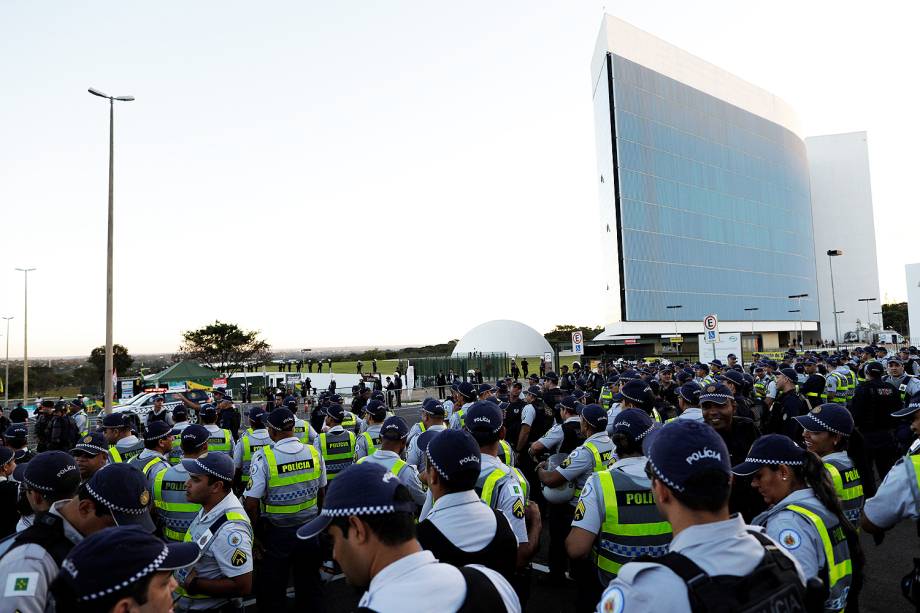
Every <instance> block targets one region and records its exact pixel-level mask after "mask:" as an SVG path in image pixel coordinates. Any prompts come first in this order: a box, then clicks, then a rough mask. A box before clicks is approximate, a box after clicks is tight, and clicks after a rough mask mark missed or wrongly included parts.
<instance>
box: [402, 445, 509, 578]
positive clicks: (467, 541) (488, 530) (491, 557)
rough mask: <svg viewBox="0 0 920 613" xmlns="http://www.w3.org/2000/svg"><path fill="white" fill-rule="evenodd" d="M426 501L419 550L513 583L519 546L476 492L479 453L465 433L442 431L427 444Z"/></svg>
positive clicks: (501, 516)
mask: <svg viewBox="0 0 920 613" xmlns="http://www.w3.org/2000/svg"><path fill="white" fill-rule="evenodd" d="M426 455H427V457H428V469H427V471H426V472H427V475H426V476H427V481H428V488H429V489H428V495H429V499H428V500H426V502H425V506H424V507H423V508H422V514H421V516H420V518H419V519H420V521H419V524H418V539H419V542H420V543H421V545H422V547H424V548H425V549H428V550H430V551H431V552H432V553H433V554H434V555H435V557H436V558H437V559H439V560H441V561H443V562H447V563H448V564H454V565H455V566H458V567H459V566H465V565H467V564H482V565H483V566H486V567H488V568H491V569H493V570H495V571H496V572H499V573H501V574H502V575H503V576H504V577H506V578H510V577H513V575H514V572H515V569H516V567H517V551H518V541H517V538H516V537H515V534H514V530H513V529H512V528H511V525H510V523H509V521H508V519H507V518H506V517H505V515H504V514H503V513H502V512H501V511H499V510H497V509H492V508H490V507H489V506H487V505H484V504H482V501H481V498H480V496H479V495H478V494H477V493H476V490H475V486H476V482H477V480H478V479H479V476H480V467H481V461H480V457H481V456H480V450H479V445H478V444H477V443H476V440H475V439H474V438H473V437H472V436H471V435H470V433H469V432H467V431H466V430H445V431H444V432H441V433H439V434H438V435H437V436H435V437H434V438H433V439H431V442H430V443H428V448H427V450H426Z"/></svg>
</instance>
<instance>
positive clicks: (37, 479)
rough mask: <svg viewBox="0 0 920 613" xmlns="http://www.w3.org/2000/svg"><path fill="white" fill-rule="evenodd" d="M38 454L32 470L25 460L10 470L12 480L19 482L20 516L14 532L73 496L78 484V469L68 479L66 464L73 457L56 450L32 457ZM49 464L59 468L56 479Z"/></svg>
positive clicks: (69, 462) (71, 462) (72, 461)
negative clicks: (75, 473)
mask: <svg viewBox="0 0 920 613" xmlns="http://www.w3.org/2000/svg"><path fill="white" fill-rule="evenodd" d="M39 455H40V456H41V457H42V461H41V463H39V464H36V466H35V467H34V468H33V469H31V470H30V469H29V464H31V462H29V463H27V464H20V465H19V470H15V471H14V473H13V478H14V480H16V481H17V482H19V483H20V504H19V510H20V513H21V515H22V516H21V517H20V519H19V521H18V522H17V524H16V531H17V532H21V531H23V530H25V529H26V528H28V527H29V526H31V525H32V524H33V522H34V520H35V518H36V516H37V515H38V514H40V513H47V512H48V510H49V509H50V508H51V507H52V506H54V504H55V503H56V502H58V501H61V500H68V499H70V498H73V495H74V494H75V493H76V492H77V487H79V485H80V479H79V470H78V471H77V479H76V481H74V479H72V478H71V477H72V475H71V474H70V472H69V468H68V467H69V466H70V465H71V464H73V463H74V460H73V458H72V457H71V456H70V455H69V454H67V453H65V452H63V451H58V452H55V453H54V454H52V455H49V452H47V451H43V452H42V453H40V454H38V455H36V456H35V457H36V458H37V457H38V456H39ZM33 459H35V458H33ZM49 466H50V467H52V468H53V467H55V466H57V467H59V469H60V471H61V475H60V478H58V476H57V471H55V472H52V471H51V470H50V468H48V467H49ZM65 468H66V469H67V470H65Z"/></svg>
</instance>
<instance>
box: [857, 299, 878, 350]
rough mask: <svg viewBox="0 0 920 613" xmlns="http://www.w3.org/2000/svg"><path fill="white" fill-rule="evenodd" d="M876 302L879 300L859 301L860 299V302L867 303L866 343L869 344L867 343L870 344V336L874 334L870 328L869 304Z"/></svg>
mask: <svg viewBox="0 0 920 613" xmlns="http://www.w3.org/2000/svg"><path fill="white" fill-rule="evenodd" d="M876 300H878V298H859V299H858V301H859V302H865V303H866V342H867V343H868V342H870V340H869V335H870V334H871V333H872V329H871V328H870V327H869V317H870V315H869V303H870V302H875V301H876Z"/></svg>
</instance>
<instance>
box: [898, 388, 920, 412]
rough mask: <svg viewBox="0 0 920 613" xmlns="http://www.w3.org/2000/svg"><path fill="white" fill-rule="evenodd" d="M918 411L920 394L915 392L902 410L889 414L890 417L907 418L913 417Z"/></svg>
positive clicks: (919, 408)
mask: <svg viewBox="0 0 920 613" xmlns="http://www.w3.org/2000/svg"><path fill="white" fill-rule="evenodd" d="M918 410H920V392H917V393H916V394H914V395H913V396H911V397H910V399H909V400H908V402H907V406H906V407H904V408H903V409H898V410H897V411H895V412H894V413H892V414H891V416H892V417H907V416H908V415H913V414H914V413H916V412H917V411H918Z"/></svg>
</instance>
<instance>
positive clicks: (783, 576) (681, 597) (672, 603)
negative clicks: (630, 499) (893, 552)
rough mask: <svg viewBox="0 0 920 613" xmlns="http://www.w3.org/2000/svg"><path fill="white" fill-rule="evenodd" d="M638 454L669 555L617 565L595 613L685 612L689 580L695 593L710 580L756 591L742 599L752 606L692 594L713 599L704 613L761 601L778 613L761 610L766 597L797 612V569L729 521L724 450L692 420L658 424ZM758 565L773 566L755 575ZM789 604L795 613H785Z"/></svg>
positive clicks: (801, 582) (801, 590) (725, 594)
mask: <svg viewBox="0 0 920 613" xmlns="http://www.w3.org/2000/svg"><path fill="white" fill-rule="evenodd" d="M643 449H644V453H645V456H646V457H647V458H648V476H649V478H650V479H651V482H652V493H653V494H654V499H655V504H656V506H657V507H658V510H659V511H660V512H661V515H662V517H664V518H665V519H666V520H667V521H668V522H669V523H670V524H671V526H672V527H673V530H674V538H673V539H672V541H671V544H670V546H669V551H670V552H672V553H669V554H668V555H665V556H662V557H661V558H658V559H657V560H656V562H630V563H627V564H624V565H623V566H622V567H621V568H620V569H619V572H618V574H617V578H616V579H614V580H613V581H612V582H611V583H610V585H609V586H608V587H607V589H606V590H605V591H604V594H603V596H602V597H601V600H600V602H599V603H598V606H597V611H598V613H606V612H609V611H634V610H642V611H690V610H691V596H690V593H689V590H691V589H695V587H689V586H688V582H689V581H691V580H692V579H694V578H695V579H696V580H697V581H702V583H699V585H701V586H702V587H709V585H710V584H709V583H708V579H709V578H710V577H722V576H732V577H738V578H739V580H740V579H742V578H744V577H751V578H752V579H754V580H756V581H757V586H753V587H758V586H759V587H760V589H759V590H754V591H750V592H749V593H750V594H751V595H752V596H755V597H757V600H756V602H754V603H751V602H740V603H739V602H732V600H730V599H733V598H736V594H734V593H731V592H730V591H723V590H713V589H710V590H709V591H708V592H705V593H704V592H703V591H702V590H699V591H696V592H695V595H696V596H697V597H709V596H710V595H712V594H714V595H715V596H716V597H718V598H719V599H720V602H719V603H713V602H711V600H710V601H703V602H702V606H703V607H704V610H706V609H715V608H719V607H717V606H716V605H717V604H720V605H722V606H724V607H725V608H726V609H728V610H747V609H746V605H754V604H764V598H765V599H766V603H767V605H768V606H764V608H763V610H779V609H780V608H784V607H780V606H779V602H777V603H774V604H773V605H772V606H769V603H771V602H772V601H771V600H770V599H771V598H772V597H774V596H779V597H782V600H781V601H780V602H783V603H784V604H786V605H787V607H785V608H787V609H788V610H805V599H806V597H805V579H806V578H805V576H804V574H803V573H802V571H801V568H800V567H799V566H798V564H797V563H796V562H795V561H794V560H793V559H792V558H791V557H790V556H788V554H786V553H784V552H783V551H781V550H780V549H779V548H778V547H777V546H776V544H775V543H774V542H773V541H772V540H770V539H769V538H768V537H766V536H764V535H763V534H761V533H760V532H756V531H754V530H752V528H751V527H750V526H747V525H745V523H744V521H743V520H742V519H741V517H740V516H738V515H729V511H728V495H729V491H730V489H731V464H730V461H729V455H728V449H727V448H726V446H725V442H724V441H723V440H722V438H721V437H720V436H719V435H718V434H717V433H716V432H715V431H714V430H713V429H712V428H711V427H710V426H708V425H706V424H703V423H700V422H697V421H692V420H677V421H674V422H671V423H669V424H665V425H664V426H663V427H662V428H660V429H658V430H657V431H655V432H653V433H651V434H650V435H648V436H646V437H645V441H644V443H643ZM672 554H676V555H679V556H680V557H679V558H677V557H676V555H672ZM768 556H769V557H768ZM675 562H683V564H681V566H677V564H676V563H675ZM764 562H775V563H776V565H775V567H770V568H763V567H762V563H764ZM688 563H689V565H692V566H691V568H692V569H693V572H694V574H693V576H686V577H682V576H681V574H679V571H680V568H681V567H682V566H688ZM768 579H772V581H768ZM696 585H698V584H697V583H694V586H696ZM764 586H766V587H764ZM764 591H765V592H766V593H763V592H764ZM793 599H794V600H793ZM790 603H792V604H797V605H798V606H797V607H794V608H792V607H790V606H789V604H790ZM751 610H759V609H757V608H754V607H751Z"/></svg>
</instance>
